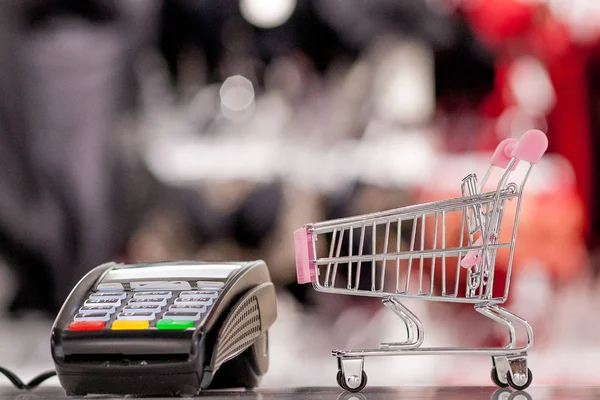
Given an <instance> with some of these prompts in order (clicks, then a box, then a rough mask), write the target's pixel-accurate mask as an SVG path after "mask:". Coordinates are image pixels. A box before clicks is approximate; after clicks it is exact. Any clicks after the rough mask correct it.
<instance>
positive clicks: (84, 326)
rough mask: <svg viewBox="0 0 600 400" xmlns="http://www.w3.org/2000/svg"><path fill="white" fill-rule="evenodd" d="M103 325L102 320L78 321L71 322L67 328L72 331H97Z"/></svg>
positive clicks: (102, 327)
mask: <svg viewBox="0 0 600 400" xmlns="http://www.w3.org/2000/svg"><path fill="white" fill-rule="evenodd" d="M105 326H106V324H105V323H104V321H78V322H71V325H69V329H70V330H72V331H99V330H100V329H104V327H105Z"/></svg>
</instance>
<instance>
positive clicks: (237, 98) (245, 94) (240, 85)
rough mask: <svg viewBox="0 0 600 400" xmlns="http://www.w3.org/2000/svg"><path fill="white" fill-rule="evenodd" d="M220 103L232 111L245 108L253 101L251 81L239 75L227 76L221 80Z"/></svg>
mask: <svg viewBox="0 0 600 400" xmlns="http://www.w3.org/2000/svg"><path fill="white" fill-rule="evenodd" d="M219 94H220V95H221V103H222V104H223V106H225V107H227V108H228V109H229V110H232V111H242V110H245V109H247V108H248V107H250V106H251V105H252V103H253V102H254V87H253V86H252V82H250V81H249V80H248V79H246V78H244V77H243V76H240V75H235V76H232V77H229V78H227V79H226V80H225V82H223V85H222V86H221V90H220V91H219Z"/></svg>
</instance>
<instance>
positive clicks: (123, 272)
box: [51, 260, 277, 396]
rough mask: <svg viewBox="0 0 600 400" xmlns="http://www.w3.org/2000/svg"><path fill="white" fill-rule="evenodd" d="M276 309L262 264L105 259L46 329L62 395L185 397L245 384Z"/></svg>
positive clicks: (256, 370)
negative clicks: (140, 262)
mask: <svg viewBox="0 0 600 400" xmlns="http://www.w3.org/2000/svg"><path fill="white" fill-rule="evenodd" d="M276 317H277V311H276V295H275V288H274V285H273V283H272V282H271V280H270V275H269V271H268V268H267V265H266V264H265V263H264V262H263V261H261V260H258V261H252V262H192V261H185V262H166V263H151V264H129V265H124V264H117V263H107V264H104V265H101V266H98V267H96V268H94V269H93V270H92V271H90V272H89V273H88V274H87V275H86V276H85V277H83V279H82V280H81V281H80V282H79V283H78V284H77V285H76V287H75V288H74V289H73V290H72V292H71V294H70V295H69V297H68V299H67V300H66V302H65V304H64V305H63V307H62V308H61V310H60V312H59V314H58V316H57V318H56V321H55V323H54V326H53V328H52V334H51V350H52V356H53V359H54V363H55V367H56V372H57V375H58V379H59V381H60V383H61V385H62V386H63V388H64V389H65V390H66V392H67V394H68V395H80V396H83V395H88V394H133V395H154V396H158V395H169V396H170V395H193V394H196V393H198V392H199V391H201V390H205V389H211V388H238V387H245V388H252V387H255V386H257V385H258V383H259V382H260V378H261V377H262V376H263V375H264V374H265V373H266V372H267V369H268V364H269V354H268V329H269V328H270V327H271V325H272V324H273V323H274V321H275V319H276Z"/></svg>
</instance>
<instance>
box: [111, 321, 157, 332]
mask: <svg viewBox="0 0 600 400" xmlns="http://www.w3.org/2000/svg"><path fill="white" fill-rule="evenodd" d="M149 326H150V322H148V321H122V320H119V321H115V322H113V324H112V330H113V331H133V330H141V329H148V327H149Z"/></svg>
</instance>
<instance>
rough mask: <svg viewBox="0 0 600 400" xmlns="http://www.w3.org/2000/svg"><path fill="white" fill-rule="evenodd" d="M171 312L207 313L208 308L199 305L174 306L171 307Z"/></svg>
mask: <svg viewBox="0 0 600 400" xmlns="http://www.w3.org/2000/svg"><path fill="white" fill-rule="evenodd" d="M169 311H188V312H199V313H205V312H206V306H201V305H197V304H173V305H172V306H171V307H169Z"/></svg>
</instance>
